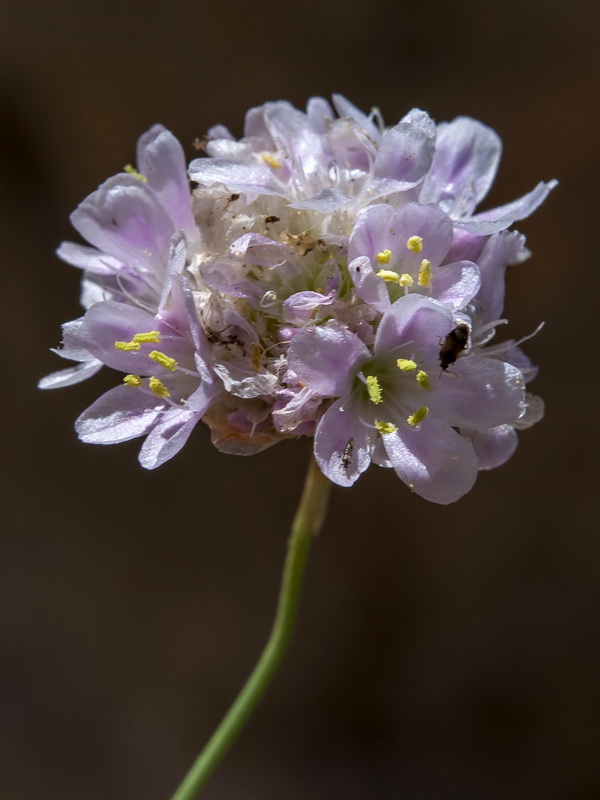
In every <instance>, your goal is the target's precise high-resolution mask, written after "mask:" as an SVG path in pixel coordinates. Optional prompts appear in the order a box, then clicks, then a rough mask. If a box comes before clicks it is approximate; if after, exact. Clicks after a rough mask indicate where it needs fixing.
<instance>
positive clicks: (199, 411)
mask: <svg viewBox="0 0 600 800" xmlns="http://www.w3.org/2000/svg"><path fill="white" fill-rule="evenodd" d="M334 109H335V112H337V116H336V113H335V112H334ZM204 146H205V150H206V152H207V154H208V155H207V157H206V158H200V159H195V160H194V161H192V163H191V164H190V168H189V176H190V177H191V178H192V180H193V181H195V182H196V184H197V186H196V188H195V189H194V190H193V191H191V190H190V188H189V184H188V179H187V175H186V169H185V160H184V156H183V150H182V148H181V145H180V144H179V143H178V142H177V140H176V139H175V138H174V136H173V135H172V134H171V133H169V132H168V131H166V130H165V129H164V128H162V127H161V126H154V127H153V128H151V129H150V131H148V132H147V133H146V134H144V135H143V136H142V137H141V138H140V140H139V142H138V151H137V165H136V166H137V168H135V169H134V168H133V167H127V168H126V170H125V172H124V173H121V174H119V175H117V176H115V177H113V178H111V179H109V180H108V181H106V182H105V183H104V184H103V185H102V186H101V187H100V188H99V189H98V190H97V191H95V192H94V193H92V194H91V195H90V196H89V197H88V198H86V200H84V201H83V203H82V204H81V205H80V206H79V208H78V209H77V210H76V211H75V212H74V214H73V215H72V221H73V224H74V226H75V228H76V229H77V231H78V232H79V233H80V234H81V235H82V236H83V237H84V238H85V239H86V240H87V242H88V243H89V245H91V247H90V246H84V245H81V244H74V243H65V244H63V245H62V246H61V248H60V249H59V255H60V256H61V258H63V259H65V260H66V261H68V262H69V263H72V264H74V265H75V266H77V267H79V268H81V269H83V271H84V280H83V287H84V288H83V292H82V304H83V306H84V308H85V309H87V311H86V314H85V316H84V317H82V318H81V319H78V320H75V321H73V322H69V323H67V324H66V325H65V326H63V347H62V349H60V350H58V351H57V352H58V354H59V355H61V356H62V357H64V358H67V359H70V360H74V361H76V362H78V363H77V365H76V366H74V367H70V368H68V369H66V370H61V371H59V372H58V373H54V374H52V375H50V376H48V377H47V378H45V379H43V380H42V382H41V385H42V386H43V388H54V387H56V386H65V385H68V384H70V383H75V382H77V381H79V380H82V379H84V378H86V377H89V376H90V375H92V374H94V372H96V371H98V370H99V369H100V368H101V367H102V366H104V365H106V366H108V367H110V368H112V369H115V370H117V371H118V372H120V373H121V378H120V379H119V380H120V381H121V384H120V385H119V386H117V387H115V388H114V389H112V390H111V391H109V392H108V393H107V394H106V395H104V396H103V397H102V398H100V400H98V401H97V402H96V403H94V404H93V405H92V406H91V407H90V408H89V409H88V410H87V411H85V412H84V413H83V414H82V416H81V417H80V418H79V420H78V422H77V430H78V432H79V435H80V437H81V438H82V439H83V440H84V441H87V442H96V443H105V444H106V443H114V442H118V441H123V440H125V439H129V438H133V437H135V436H146V437H147V438H146V441H145V443H144V445H143V446H142V451H141V455H140V459H141V462H142V464H143V465H144V466H145V467H148V468H153V467H155V466H158V465H159V464H161V463H163V462H164V461H165V460H166V459H167V458H170V457H171V456H173V455H174V454H175V453H176V452H177V451H178V450H179V449H180V447H181V446H182V445H183V444H184V442H185V441H186V439H187V437H188V436H189V434H190V431H191V430H192V428H193V427H194V425H195V424H196V423H197V422H198V421H199V420H200V419H202V420H203V421H204V422H206V423H207V424H208V425H209V427H210V429H211V432H212V440H213V443H214V444H215V446H216V447H218V448H220V449H221V450H223V451H225V452H231V453H238V454H250V453H255V452H258V451H259V450H261V449H264V448H265V447H269V446H270V445H272V444H275V443H276V442H278V441H281V440H282V439H284V438H287V437H292V436H314V437H315V453H316V456H317V459H318V462H319V464H320V465H321V468H322V470H323V471H324V472H325V474H326V475H327V476H328V477H329V478H330V479H331V480H332V481H334V482H336V483H338V484H340V485H343V486H349V485H351V484H352V483H353V482H354V481H355V480H356V479H357V478H358V476H359V475H360V474H361V473H362V472H363V471H364V470H365V469H366V468H367V467H368V466H369V464H370V463H371V462H372V461H373V462H375V463H376V464H379V465H381V466H384V467H393V468H394V469H395V470H396V472H397V473H398V475H399V476H400V477H401V479H402V480H403V481H405V483H407V484H408V485H409V486H410V487H411V488H412V489H413V490H414V491H415V492H417V493H418V494H420V495H421V496H423V497H425V498H427V499H430V500H433V501H435V502H439V503H447V502H452V501H453V500H455V499H457V498H458V497H460V496H461V495H462V494H464V493H465V492H466V491H468V490H469V488H470V487H471V486H472V484H473V481H474V480H475V476H476V473H477V470H478V469H489V468H491V467H493V466H496V465H498V464H500V463H502V462H503V461H505V460H506V458H508V457H509V456H510V454H511V453H512V451H513V450H514V447H515V445H516V431H517V430H518V429H519V428H522V427H525V426H527V425H528V424H531V423H532V422H534V421H536V420H537V419H539V418H540V416H541V414H542V411H543V406H542V405H541V401H539V399H538V398H534V397H532V396H531V395H529V394H526V393H525V382H526V381H528V380H530V379H531V378H532V377H533V376H534V374H535V368H534V367H533V365H532V364H531V363H530V362H529V360H528V359H527V357H526V356H525V355H524V353H523V352H522V350H521V349H520V347H519V344H520V342H516V341H514V340H511V339H509V340H507V341H505V342H500V343H496V342H495V341H494V342H492V339H493V337H494V336H495V334H496V330H497V329H498V328H499V326H502V325H503V324H505V322H506V320H505V319H503V318H502V313H503V305H504V290H505V271H506V267H507V265H508V264H510V263H517V262H519V261H521V260H523V259H524V258H525V257H526V256H527V251H526V250H525V246H524V238H523V237H522V236H521V235H520V234H518V233H516V232H515V231H509V230H506V229H507V228H508V227H509V226H510V225H511V223H512V222H514V221H515V220H518V219H523V218H524V217H526V216H528V215H529V214H530V213H531V212H532V211H534V210H535V208H537V206H538V205H539V204H540V203H541V202H542V201H543V199H544V198H545V197H546V195H547V194H548V192H549V191H550V189H551V188H552V187H553V186H554V183H555V182H552V181H551V182H549V183H541V184H539V185H538V186H537V187H536V188H535V189H534V190H533V191H532V192H530V193H529V194H527V195H525V196H524V197H522V198H521V199H519V200H517V201H515V202H513V203H509V204H508V205H506V206H502V207H500V208H498V209H495V210H492V211H486V212H483V213H481V212H478V211H477V206H478V204H479V203H480V202H481V201H482V200H483V199H484V197H485V195H486V193H487V191H488V190H489V188H490V186H491V183H492V181H493V178H494V174H495V171H496V168H497V165H498V161H499V158H500V149H501V147H500V140H499V138H498V137H497V135H496V134H495V133H494V132H493V131H491V130H490V129H489V128H487V127H485V126H484V125H482V124H481V123H479V122H476V121H475V120H471V119H468V118H465V117H459V118H458V119H456V120H454V122H451V123H448V124H445V123H444V124H442V125H438V126H436V125H435V123H434V122H433V120H432V119H431V118H430V117H429V116H428V114H427V113H425V112H424V111H421V110H419V109H413V110H412V111H410V112H409V113H408V114H407V115H405V116H404V117H403V118H402V119H401V120H400V122H398V124H396V125H394V126H392V127H389V128H388V127H386V126H385V125H384V123H383V121H382V119H381V115H380V114H379V112H376V111H375V112H372V113H371V114H370V115H365V114H363V113H362V112H361V111H359V110H358V109H357V108H355V107H354V106H353V105H352V104H351V103H350V102H349V101H348V100H346V99H345V98H343V97H341V96H339V95H336V96H334V99H333V108H332V106H330V105H329V103H328V102H327V101H325V100H323V99H322V98H312V99H311V100H310V101H309V103H308V105H307V108H306V111H305V112H304V111H300V110H298V109H295V108H293V106H291V105H290V104H289V103H286V102H283V101H280V102H276V103H266V104H265V105H263V106H261V107H259V108H254V109H251V110H250V111H249V112H248V114H247V115H246V124H245V130H244V136H243V138H242V139H241V140H239V141H236V140H235V138H234V137H233V136H232V135H231V134H230V133H229V131H227V130H226V129H225V128H223V127H222V126H216V127H214V128H212V129H211V130H210V131H209V134H208V137H207V138H206V140H205V145H204Z"/></svg>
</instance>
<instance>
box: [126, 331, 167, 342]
mask: <svg viewBox="0 0 600 800" xmlns="http://www.w3.org/2000/svg"><path fill="white" fill-rule="evenodd" d="M161 338H162V337H161V335H160V333H159V332H158V331H148V332H147V333H136V334H135V336H134V337H133V339H132V341H133V342H139V343H140V344H147V343H148V342H152V343H153V344H158V343H159V342H160V340H161Z"/></svg>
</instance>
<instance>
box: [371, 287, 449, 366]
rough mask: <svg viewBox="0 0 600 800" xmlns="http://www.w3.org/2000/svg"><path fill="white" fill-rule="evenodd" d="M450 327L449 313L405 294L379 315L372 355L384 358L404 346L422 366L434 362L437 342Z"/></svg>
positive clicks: (428, 299)
mask: <svg viewBox="0 0 600 800" xmlns="http://www.w3.org/2000/svg"><path fill="white" fill-rule="evenodd" d="M453 327H454V324H453V320H452V313H451V312H450V309H448V308H447V307H446V306H443V305H442V304H441V303H438V302H437V301H436V300H432V299H431V298H429V297H423V296H422V295H419V294H407V295H405V296H404V297H400V298H399V299H398V300H396V302H395V303H392V305H391V306H390V308H389V310H388V311H387V312H386V313H385V314H384V315H383V317H382V319H381V322H380V324H379V328H378V330H377V336H376V338H375V352H376V353H377V354H385V353H388V352H389V351H390V350H395V349H396V348H398V347H400V346H401V345H404V344H409V343H412V347H413V348H414V349H415V351H416V352H417V353H419V355H420V357H421V358H422V359H423V360H424V361H425V362H429V363H431V362H436V361H437V354H438V353H439V350H440V340H443V338H444V336H446V334H447V333H448V332H449V331H450V330H452V328H453Z"/></svg>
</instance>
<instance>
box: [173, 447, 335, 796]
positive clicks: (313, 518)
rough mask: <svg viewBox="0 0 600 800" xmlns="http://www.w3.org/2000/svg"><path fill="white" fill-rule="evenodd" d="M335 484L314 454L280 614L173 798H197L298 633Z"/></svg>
mask: <svg viewBox="0 0 600 800" xmlns="http://www.w3.org/2000/svg"><path fill="white" fill-rule="evenodd" d="M330 486H331V484H330V483H329V481H328V479H327V478H326V477H325V476H324V475H323V473H322V472H321V470H320V469H319V467H318V466H317V464H316V463H315V461H314V459H313V458H312V457H311V460H310V465H309V468H308V473H307V475H306V481H305V484H304V491H303V493H302V498H301V500H300V505H299V506H298V510H297V511H296V516H295V518H294V523H293V525H292V533H291V536H290V540H289V542H288V551H287V557H286V561H285V567H284V570H283V579H282V583H281V589H280V593H279V603H278V605H277V614H276V616H275V622H274V624H273V629H272V631H271V635H270V637H269V640H268V642H267V644H266V647H265V649H264V650H263V653H262V655H261V657H260V660H259V661H258V663H257V665H256V666H255V667H254V670H253V672H252V674H251V675H250V677H249V678H248V680H247V681H246V684H245V686H244V688H243V689H242V691H241V692H240V694H239V695H238V697H237V700H236V701H235V702H234V704H233V705H232V706H231V708H230V709H229V711H228V712H227V714H226V716H225V717H224V718H223V720H222V722H221V724H220V725H219V727H218V728H217V730H216V731H215V732H214V734H213V736H212V738H211V739H210V740H209V742H208V744H207V745H206V747H205V748H204V750H203V751H202V752H201V753H200V755H199V756H198V758H197V759H196V761H195V762H194V764H193V766H192V768H191V769H190V771H189V772H188V774H187V775H186V777H185V778H184V780H183V783H182V784H181V786H180V787H179V788H178V789H177V791H176V792H175V794H174V795H173V798H172V800H194V798H196V797H197V796H198V792H199V791H200V789H201V788H202V787H203V786H204V784H205V783H206V781H207V780H208V778H209V777H210V775H211V774H212V772H213V770H214V769H215V767H216V766H217V764H218V763H219V761H220V760H221V759H222V758H223V756H224V755H225V753H226V752H227V750H228V749H229V748H230V747H231V745H232V744H233V742H234V741H235V739H236V737H237V735H238V734H239V732H240V731H241V729H242V728H243V726H244V725H245V723H246V722H247V721H248V718H249V717H250V715H251V714H252V712H253V711H254V709H255V707H256V705H257V704H258V702H259V700H260V699H261V697H262V696H263V694H264V692H265V690H266V689H267V687H268V685H269V684H270V683H271V680H272V679H273V677H274V675H275V673H276V671H277V668H278V667H279V664H280V662H281V659H282V658H283V656H284V654H285V652H286V650H287V646H288V644H289V641H290V638H291V635H292V630H293V627H294V621H295V619H296V612H297V610H298V602H299V599H300V589H301V586H302V576H303V575H304V568H305V565H306V559H307V556H308V550H309V547H310V541H311V539H312V537H313V536H316V534H317V533H318V532H319V530H320V528H321V525H322V524H323V520H324V518H325V512H326V510H327V499H328V497H329V488H330Z"/></svg>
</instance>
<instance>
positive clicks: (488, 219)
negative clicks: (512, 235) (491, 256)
mask: <svg viewBox="0 0 600 800" xmlns="http://www.w3.org/2000/svg"><path fill="white" fill-rule="evenodd" d="M555 186H558V181H555V180H552V181H549V182H548V183H538V185H537V186H536V187H535V189H533V190H532V191H531V192H529V193H528V194H525V195H523V197H520V198H519V199H518V200H514V201H513V202H512V203H507V204H506V205H505V206H500V207H499V208H493V209H492V210H491V211H485V212H484V213H483V214H476V215H475V216H474V217H471V218H470V219H459V220H455V223H454V224H455V225H456V226H457V227H458V228H463V230H465V231H470V232H471V233H478V234H479V235H480V236H485V235H488V234H490V233H496V232H497V231H503V230H504V229H505V228H508V227H509V225H512V224H513V222H517V221H518V220H520V219H525V218H526V217H528V216H530V214H533V212H534V211H535V210H536V208H539V206H541V205H542V203H543V202H544V200H545V199H546V198H547V197H548V195H549V194H550V192H551V191H552V189H554V187H555Z"/></svg>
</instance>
